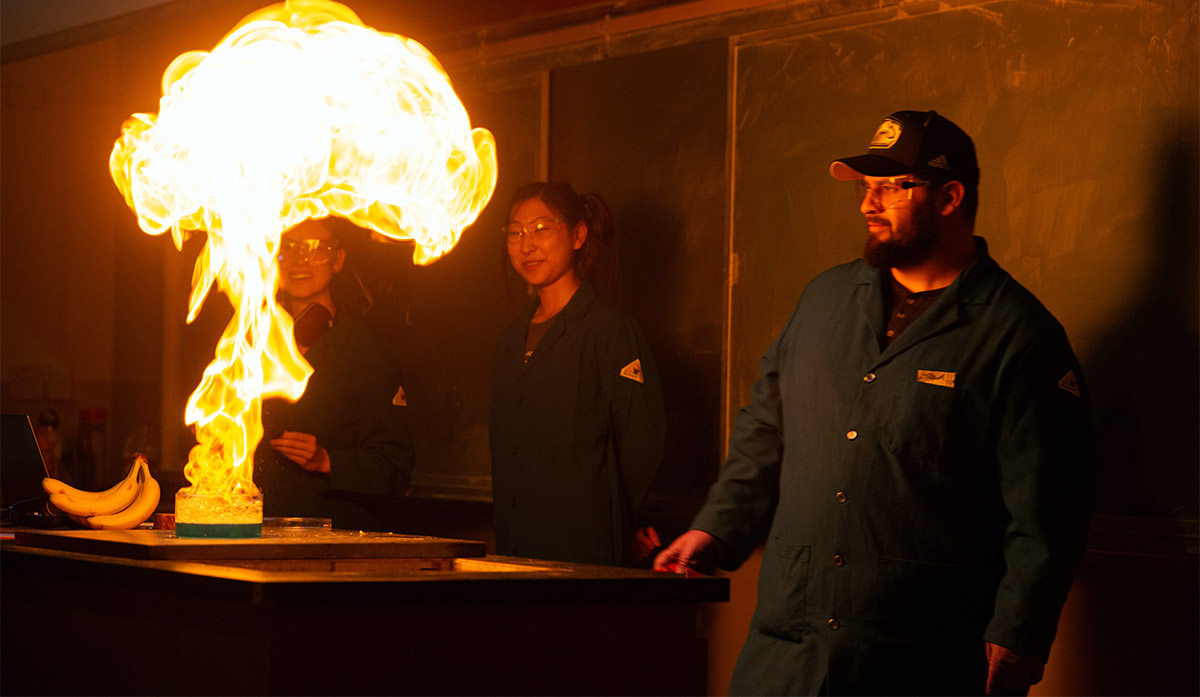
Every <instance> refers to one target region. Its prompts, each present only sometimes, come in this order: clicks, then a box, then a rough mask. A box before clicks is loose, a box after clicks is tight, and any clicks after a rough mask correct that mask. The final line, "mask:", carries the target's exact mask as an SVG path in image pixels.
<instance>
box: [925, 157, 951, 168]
mask: <svg viewBox="0 0 1200 697" xmlns="http://www.w3.org/2000/svg"><path fill="white" fill-rule="evenodd" d="M928 164H929V166H930V167H936V168H938V169H944V170H946V171H950V161H949V160H947V159H946V156H945V155H938V156H937V157H935V158H933V159H932V160H930V161H929V163H928Z"/></svg>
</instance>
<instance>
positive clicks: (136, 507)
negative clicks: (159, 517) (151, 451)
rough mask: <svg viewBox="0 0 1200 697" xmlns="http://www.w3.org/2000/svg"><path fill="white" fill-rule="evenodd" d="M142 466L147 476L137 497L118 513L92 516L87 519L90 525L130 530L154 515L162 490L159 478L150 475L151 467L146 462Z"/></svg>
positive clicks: (107, 528) (104, 528)
mask: <svg viewBox="0 0 1200 697" xmlns="http://www.w3.org/2000/svg"><path fill="white" fill-rule="evenodd" d="M142 467H143V468H144V469H145V478H144V479H143V480H142V485H141V486H140V487H139V488H138V494H137V498H135V499H134V500H133V503H131V504H129V507H128V508H126V509H124V510H122V511H118V512H117V513H110V514H108V515H94V516H90V517H89V518H88V519H87V525H88V527H90V528H95V529H97V530H130V529H133V528H136V527H137V526H138V525H140V524H141V523H142V522H143V521H145V520H146V519H147V518H149V517H150V516H152V515H154V509H155V508H157V507H158V498H159V495H160V494H161V490H160V488H159V486H158V480H156V479H155V478H154V477H151V476H150V468H149V467H148V466H146V465H145V464H144V463H143V465H142Z"/></svg>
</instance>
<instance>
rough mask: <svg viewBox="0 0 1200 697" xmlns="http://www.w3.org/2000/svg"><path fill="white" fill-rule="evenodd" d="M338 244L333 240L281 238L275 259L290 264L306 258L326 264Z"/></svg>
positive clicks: (315, 262)
mask: <svg viewBox="0 0 1200 697" xmlns="http://www.w3.org/2000/svg"><path fill="white" fill-rule="evenodd" d="M338 249H340V246H339V245H338V243H337V242H336V241H333V240H318V239H315V238H309V239H305V240H283V241H282V242H280V243H279V254H277V255H276V256H275V259H276V260H277V261H278V262H279V263H281V264H291V263H293V262H296V261H301V260H304V259H307V260H308V261H309V262H310V263H313V264H328V263H329V262H330V261H331V260H332V259H333V254H334V252H336V251H337V250H338Z"/></svg>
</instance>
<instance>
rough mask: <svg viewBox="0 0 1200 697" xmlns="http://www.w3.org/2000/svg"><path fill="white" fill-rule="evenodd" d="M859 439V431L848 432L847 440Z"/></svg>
mask: <svg viewBox="0 0 1200 697" xmlns="http://www.w3.org/2000/svg"><path fill="white" fill-rule="evenodd" d="M855 438H858V431H846V440H854V439H855Z"/></svg>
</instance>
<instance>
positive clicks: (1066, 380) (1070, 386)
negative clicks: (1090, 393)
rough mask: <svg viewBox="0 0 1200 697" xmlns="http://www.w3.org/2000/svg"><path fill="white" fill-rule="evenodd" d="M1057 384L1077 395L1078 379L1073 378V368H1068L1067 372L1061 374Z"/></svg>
mask: <svg viewBox="0 0 1200 697" xmlns="http://www.w3.org/2000/svg"><path fill="white" fill-rule="evenodd" d="M1058 386H1059V387H1061V388H1063V389H1064V390H1066V391H1067V392H1070V393H1071V394H1073V395H1075V396H1076V397H1078V396H1079V381H1078V380H1076V379H1075V371H1074V370H1068V371H1067V374H1066V375H1064V376H1062V379H1061V380H1059V381H1058Z"/></svg>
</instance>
